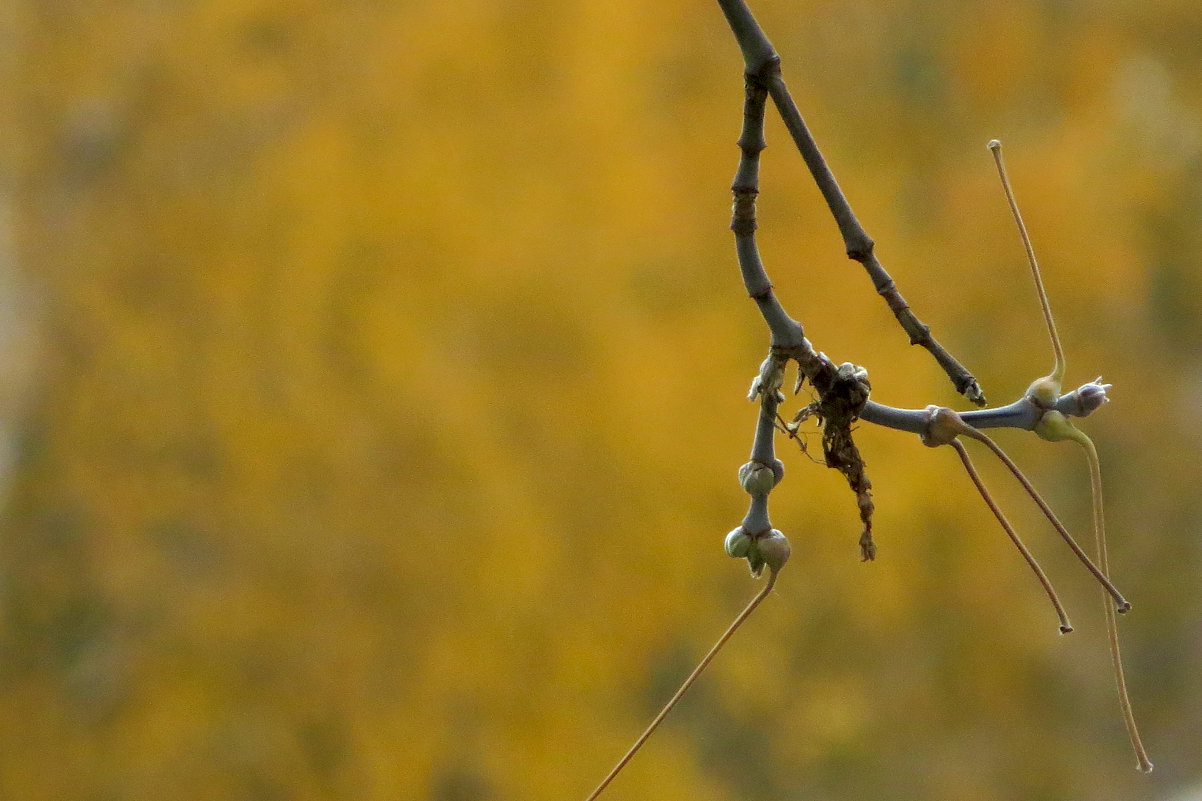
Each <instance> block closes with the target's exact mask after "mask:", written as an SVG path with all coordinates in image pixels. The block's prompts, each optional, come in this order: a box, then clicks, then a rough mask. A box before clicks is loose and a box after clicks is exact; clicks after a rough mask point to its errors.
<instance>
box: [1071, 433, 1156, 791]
mask: <svg viewBox="0 0 1202 801" xmlns="http://www.w3.org/2000/svg"><path fill="white" fill-rule="evenodd" d="M1077 441H1078V442H1079V443H1080V444H1081V446H1082V447H1083V448H1085V458H1086V460H1087V461H1088V462H1089V488H1090V494H1091V495H1092V496H1093V530H1094V539H1095V540H1096V542H1097V548H1098V565H1099V567H1100V568H1101V569H1102V572H1103V573H1104V574H1106V575H1107V576H1109V575H1110V558H1109V556H1108V555H1107V548H1106V518H1105V515H1103V512H1102V468H1101V463H1100V461H1099V460H1098V450H1097V448H1095V447H1094V444H1093V440H1091V439H1090V438H1089V437H1087V436H1086V435H1085V434H1081V437H1080V439H1078V440H1077ZM1105 606H1106V635H1107V638H1108V639H1109V641H1110V661H1111V663H1112V665H1113V666H1114V681H1115V684H1116V685H1117V686H1118V693H1119V708H1120V709H1121V710H1122V711H1123V723H1124V724H1125V725H1126V726H1127V736H1128V737H1129V738H1131V747H1132V748H1133V749H1135V759H1136V767H1137V768H1138V769H1139V770H1140V771H1142V772H1144V773H1151V772H1152V760H1150V759H1149V758H1148V752H1147V751H1146V750H1145V749H1144V744H1143V741H1142V740H1141V739H1140V736H1139V729H1138V728H1137V727H1136V725H1135V713H1134V712H1132V710H1131V698H1130V697H1129V696H1128V695H1127V679H1126V677H1125V676H1124V675H1123V654H1122V651H1121V650H1119V627H1118V620H1117V619H1116V618H1115V614H1114V613H1115V609H1114V606H1113V605H1112V604H1110V603H1109V602H1107V603H1106V605H1105Z"/></svg>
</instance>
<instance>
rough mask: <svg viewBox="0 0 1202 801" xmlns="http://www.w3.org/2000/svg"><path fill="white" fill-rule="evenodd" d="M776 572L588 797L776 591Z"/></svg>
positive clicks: (616, 771) (598, 792) (592, 800)
mask: <svg viewBox="0 0 1202 801" xmlns="http://www.w3.org/2000/svg"><path fill="white" fill-rule="evenodd" d="M776 573H777V571H775V570H769V572H768V580H767V581H766V582H764V588H763V589H762V590H760V591H759V593H758V594H757V595H756V596H755V597H754V598H752V599H751V601H750V602H749V603H748V604H747V606H745V607H744V608H743V611H742V612H740V613H739V614H738V615H737V616H736V617H735V619H734V621H733V622H731V624H730V626H729V627H728V628H727V629H726V631H725V632H724V633H723V634H722V636H721V637H719V638H718V641H717V642H715V643H714V645H713V647H712V648H710V650H709V652H708V653H707V654H706V655H705V656H704V657H702V658H701V661H700V662H698V663H697V667H695V668H693V672H692V673H690V674H689V677H688V678H687V679H685V680H684V683H682V684H681V685H680V688H679V689H678V690H677V691H676V693H675V694H674V695H673V696H672V697H671V698H670V699H669V700H668V703H666V704H664V708H663V709H661V710H660V711H659V714H658V715H656V716H655V719H654V720H652V721H651V723H650V724H649V725H648V726H647V728H646V729H644V730H643V733H642V734H640V735H639V738H638V739H637V740H635V741H634V745H632V746H630V750H629V751H627V752H626V754H625V756H623V757H622V758H621V759H619V760H618V764H616V765H614V767H613V770H611V771H610V772H609V774H608V775H607V776H606V777H605V778H604V779H602V781H601V783H600V784H599V785H597V789H596V790H593V792H592V793H590V794H589V796H588V798H586V799H585V801H595V799H596V798H597V796H599V795H601V792H602V791H603V790H604V789H605V788H606V787H608V786H609V783H610V782H612V781H613V780H614V778H615V777H616V776H617V775H618V774H619V773H620V772H621V771H622V768H624V767H626V763H627V762H629V761H630V760H631V758H633V757H634V755H635V754H636V753H638V750H639V749H640V748H642V747H643V743H645V742H647V740H648V739H649V738H650V737H651V735H652V734H654V733H655V730H656V729H657V728H659V724H661V723H663V721H664V718H666V717H667V716H668V713H669V712H671V711H672V707H674V706H676V703H677V702H678V701H680V699H681V698H683V697H684V694H685V693H686V692H688V690H689V688H690V687H692V686H693V682H695V681H697V677H698V676H700V675H701V672H702V671H703V670H705V669H706V667H707V666H708V665H709V663H710V662H712V661H713V660H714V657H715V656H717V655H718V651H720V650H722V646H724V645H726V641H727V640H729V639H730V638H731V636H732V635H734V633H735V632H736V631H738V629H739V627H740V626H742V625H743V622H744V621H745V620H747V618H748V617H750V616H751V613H752V612H754V611H755V608H756V607H757V606H759V605H760V602H761V601H763V600H764V599H765V598H767V597H768V593H770V592H772V587H773V585H775V584H776Z"/></svg>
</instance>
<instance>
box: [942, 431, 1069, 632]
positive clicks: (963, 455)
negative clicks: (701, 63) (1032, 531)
mask: <svg viewBox="0 0 1202 801" xmlns="http://www.w3.org/2000/svg"><path fill="white" fill-rule="evenodd" d="M948 444H950V445H951V446H952V447H953V448H955V449H956V453H957V454H959V456H960V461H961V462H963V463H964V469H965V470H966V471H967V472H968V477H969V478H971V479H972V483H973V484H975V485H976V488H977V492H979V493H981V497H982V498H983V499H984V500H985V503H986V504H987V505H988V506H989V510H990V511H991V512H993V516H994V517H996V518H997V521H998V522H999V523H1001V524H1002V528H1004V529H1005V530H1006V534H1007V536H1009V537H1010V541H1011V542H1013V543H1014V547H1015V548H1018V552H1019V553H1021V554H1022V555H1023V559H1025V560H1027V564H1028V565H1030V566H1031V570H1032V571H1034V573H1035V577H1036V578H1038V579H1039V583H1040V584H1042V585H1043V589H1044V592H1046V593H1047V594H1048V598H1049V599H1050V600H1051V602H1052V607H1053V608H1054V609H1055V610H1056V616H1057V617H1058V618H1060V633H1061V634H1068V633H1069V632H1070V631H1072V630H1073V625H1072V624H1071V623H1069V622H1068V613H1066V612H1065V611H1064V606H1063V605H1062V604H1061V603H1060V598H1059V597H1058V596H1057V595H1056V590H1054V589H1053V588H1052V582H1051V581H1050V580H1049V579H1048V577H1047V574H1046V573H1044V572H1043V568H1042V567H1040V566H1039V562H1037V561H1035V557H1034V556H1033V555H1032V554H1031V551H1030V550H1029V549H1028V548H1027V546H1026V545H1025V544H1023V541H1022V540H1021V539H1019V536H1018V534H1017V533H1016V532H1015V531H1014V527H1013V526H1011V525H1010V521H1009V520H1007V519H1006V515H1005V514H1004V513H1003V512H1002V509H1001V507H1000V506H998V505H997V502H996V501H994V500H993V496H992V495H990V494H989V490H988V489H986V488H985V482H984V481H982V480H981V475H980V474H979V473H978V472H977V468H976V467H974V466H973V463H972V459H970V458H969V456H968V449H967V448H965V447H964V443H963V442H961V441H960V440H958V439H953V440H952V441H951V442H950V443H948Z"/></svg>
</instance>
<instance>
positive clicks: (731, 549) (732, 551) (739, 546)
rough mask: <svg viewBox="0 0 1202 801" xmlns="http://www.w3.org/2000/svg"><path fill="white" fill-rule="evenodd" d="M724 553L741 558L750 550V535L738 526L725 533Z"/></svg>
mask: <svg viewBox="0 0 1202 801" xmlns="http://www.w3.org/2000/svg"><path fill="white" fill-rule="evenodd" d="M725 547H726V555H727V556H731V557H734V558H735V559H742V558H744V557H745V556H747V553H748V551H750V550H751V536H750V535H749V534H748V533H747V532H746V531H744V530H743V527H742V526H739V527H738V528H736V529H735V530H733V531H731V532H730V533H729V534H727V535H726V544H725Z"/></svg>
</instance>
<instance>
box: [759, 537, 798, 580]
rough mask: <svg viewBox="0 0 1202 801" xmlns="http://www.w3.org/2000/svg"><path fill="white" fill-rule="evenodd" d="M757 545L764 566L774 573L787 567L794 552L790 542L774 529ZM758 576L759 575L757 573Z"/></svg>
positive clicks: (760, 539)
mask: <svg viewBox="0 0 1202 801" xmlns="http://www.w3.org/2000/svg"><path fill="white" fill-rule="evenodd" d="M755 544H756V547H757V548H758V549H759V552H760V556H761V558H762V559H763V561H764V564H766V565H767V566H768V569H769V570H771V571H772V572H773V573H777V572H779V571H780V569H781V568H782V567H784V566H785V562H787V561H789V554H790V553H791V552H792V550H793V549H792V548H791V547H790V546H789V540H788V539H787V538H786V537H785V535H784V534H782V533H781V532H780V531H778V530H777V529H772V530H771V531H770V532H768V533H767V534H765V535H764V536H762V537H760V538H759V539H758V540H756V543H755ZM757 575H759V574H758V573H757Z"/></svg>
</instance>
